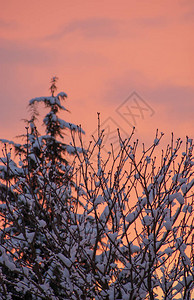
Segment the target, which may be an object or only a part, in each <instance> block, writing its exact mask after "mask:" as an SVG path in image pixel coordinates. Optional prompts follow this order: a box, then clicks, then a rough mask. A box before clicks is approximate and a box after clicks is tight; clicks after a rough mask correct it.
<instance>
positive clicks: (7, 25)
mask: <svg viewBox="0 0 194 300" xmlns="http://www.w3.org/2000/svg"><path fill="white" fill-rule="evenodd" d="M0 27H1V28H3V29H9V28H11V29H15V28H16V27H18V23H17V22H15V21H5V20H3V19H0Z"/></svg>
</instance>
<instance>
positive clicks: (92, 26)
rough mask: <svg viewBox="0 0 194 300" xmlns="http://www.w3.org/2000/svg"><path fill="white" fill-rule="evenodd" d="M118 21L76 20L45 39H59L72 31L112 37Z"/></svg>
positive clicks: (88, 36) (89, 36)
mask: <svg viewBox="0 0 194 300" xmlns="http://www.w3.org/2000/svg"><path fill="white" fill-rule="evenodd" d="M120 23H121V22H120V21H118V20H111V19H106V18H94V19H87V20H77V21H74V22H71V23H69V24H67V25H65V26H63V27H62V28H60V29H59V30H58V31H57V32H55V33H53V34H51V35H49V36H48V37H47V39H49V40H50V39H51V40H52V39H54V40H55V39H60V38H63V37H64V36H66V35H68V34H72V33H78V34H79V35H82V36H84V37H86V38H109V37H114V36H116V35H118V33H119V24H120Z"/></svg>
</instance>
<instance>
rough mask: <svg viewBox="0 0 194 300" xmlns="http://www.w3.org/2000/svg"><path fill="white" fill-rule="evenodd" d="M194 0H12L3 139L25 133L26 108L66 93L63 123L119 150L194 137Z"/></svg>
mask: <svg viewBox="0 0 194 300" xmlns="http://www.w3.org/2000/svg"><path fill="white" fill-rule="evenodd" d="M193 31H194V1H193V0H171V1H169V0H147V1H145V0H139V1H132V0H121V1H116V0H111V1H110V0H104V1H101V0H99V1H93V0H83V1H77V0H75V1H67V0H56V1H50V0H34V1H28V0H17V1H15V0H9V1H1V10H0V137H1V138H7V139H14V137H15V136H17V135H19V134H22V133H23V132H24V131H25V129H24V127H25V124H24V123H23V121H21V120H22V119H25V118H29V116H30V113H29V110H28V107H27V106H28V101H29V100H30V99H31V98H34V97H39V96H49V84H50V79H51V77H52V76H57V77H58V78H59V81H58V91H59V92H60V91H64V92H66V93H67V94H68V99H67V101H66V104H65V105H66V107H67V109H69V110H70V111H71V113H70V114H67V113H65V114H64V115H63V116H62V117H63V118H64V119H65V120H66V121H69V122H70V121H71V122H73V123H75V124H81V125H82V127H83V129H84V130H85V132H86V138H90V136H91V134H96V131H95V130H96V125H97V112H100V114H101V123H102V128H104V129H105V131H106V133H107V138H106V141H105V142H106V143H107V144H108V143H109V142H110V141H112V142H114V143H115V147H116V145H117V144H116V140H115V135H116V129H117V128H119V129H120V132H121V134H122V136H123V137H127V136H129V135H130V133H131V130H132V127H133V126H135V127H136V137H137V138H140V139H142V140H144V141H146V142H148V143H150V142H152V141H153V139H154V135H155V132H156V129H157V128H158V130H159V132H160V131H162V132H164V133H165V138H164V139H166V141H167V140H168V141H169V138H170V134H171V132H174V135H175V137H181V138H183V139H184V138H185V136H186V135H188V136H190V137H191V138H192V137H193V128H194V118H193V115H194V68H193V67H194V55H193V53H194V35H193Z"/></svg>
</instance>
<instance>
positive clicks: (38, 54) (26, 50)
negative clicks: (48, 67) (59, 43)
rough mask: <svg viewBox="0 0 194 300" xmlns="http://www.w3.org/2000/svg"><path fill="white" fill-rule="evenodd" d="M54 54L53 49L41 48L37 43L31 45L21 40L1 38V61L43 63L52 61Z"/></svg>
mask: <svg viewBox="0 0 194 300" xmlns="http://www.w3.org/2000/svg"><path fill="white" fill-rule="evenodd" d="M53 54H54V53H53V51H52V50H49V49H44V48H40V47H39V46H37V45H29V44H25V43H24V42H21V41H8V40H5V39H0V62H1V63H8V64H10V63H20V64H21V63H24V64H28V65H34V64H35V65H42V64H45V63H48V62H51V61H52V58H53Z"/></svg>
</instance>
